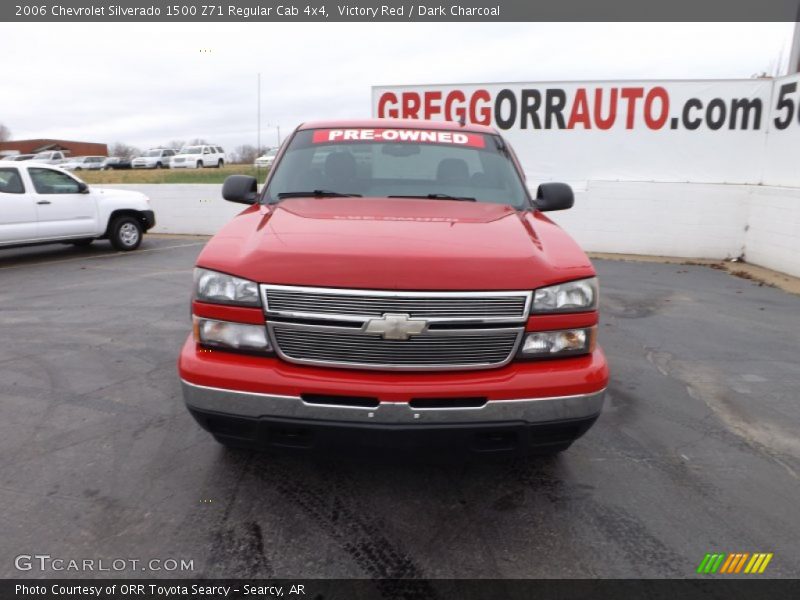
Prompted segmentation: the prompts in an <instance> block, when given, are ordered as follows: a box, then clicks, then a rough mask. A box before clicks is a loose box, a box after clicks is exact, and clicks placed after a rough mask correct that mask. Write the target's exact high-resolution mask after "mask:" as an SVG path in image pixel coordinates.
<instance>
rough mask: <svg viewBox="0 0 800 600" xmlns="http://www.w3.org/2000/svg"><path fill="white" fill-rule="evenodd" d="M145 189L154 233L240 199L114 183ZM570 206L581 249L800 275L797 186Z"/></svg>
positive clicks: (710, 187)
mask: <svg viewBox="0 0 800 600" xmlns="http://www.w3.org/2000/svg"><path fill="white" fill-rule="evenodd" d="M107 187H119V188H122V189H130V190H137V191H140V192H143V193H145V194H147V195H148V196H149V197H150V200H151V202H152V205H153V210H155V212H156V221H157V225H156V228H155V229H154V233H183V234H203V235H211V234H213V233H215V232H216V231H218V230H219V228H220V227H221V226H222V225H223V224H225V223H227V222H228V221H229V220H230V219H232V218H233V217H234V216H235V215H237V214H238V213H239V212H241V211H242V210H243V209H244V208H246V207H245V206H244V205H241V204H232V203H230V202H225V201H224V200H223V199H222V196H221V190H222V186H221V185H209V184H200V185H192V184H158V185H155V184H151V185H115V186H107ZM576 190H577V191H576V195H575V207H574V208H573V209H572V210H568V211H564V212H554V213H549V214H550V216H551V218H552V219H553V220H554V221H555V222H557V223H558V224H559V225H561V226H562V227H563V228H564V229H565V230H566V231H567V232H569V233H570V234H571V235H572V236H573V237H574V238H575V239H576V240H577V241H578V243H580V244H581V246H582V247H583V248H584V249H585V250H587V251H590V252H592V251H594V252H616V253H626V254H649V255H661V256H681V257H695V258H714V259H726V258H734V257H738V256H741V255H742V254H744V256H745V259H746V260H747V261H748V262H751V263H754V264H757V265H761V266H763V267H767V268H770V269H775V270H777V271H782V272H784V273H788V274H790V275H794V276H797V277H800V189H798V188H784V187H767V186H749V185H724V184H691V183H651V182H611V181H592V182H589V183H588V184H587V185H586V186H585V188H582V187H581V186H576Z"/></svg>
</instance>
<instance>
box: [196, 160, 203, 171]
mask: <svg viewBox="0 0 800 600" xmlns="http://www.w3.org/2000/svg"><path fill="white" fill-rule="evenodd" d="M197 168H198V169H202V168H203V161H202V160H198V161H197Z"/></svg>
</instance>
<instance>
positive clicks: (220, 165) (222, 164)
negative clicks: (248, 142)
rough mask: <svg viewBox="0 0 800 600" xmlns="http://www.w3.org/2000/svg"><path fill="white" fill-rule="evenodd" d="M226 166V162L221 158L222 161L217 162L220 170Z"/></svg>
mask: <svg viewBox="0 0 800 600" xmlns="http://www.w3.org/2000/svg"><path fill="white" fill-rule="evenodd" d="M224 166H225V161H224V160H222V159H221V158H220V159H219V160H218V161H217V168H218V169H221V168H222V167H224Z"/></svg>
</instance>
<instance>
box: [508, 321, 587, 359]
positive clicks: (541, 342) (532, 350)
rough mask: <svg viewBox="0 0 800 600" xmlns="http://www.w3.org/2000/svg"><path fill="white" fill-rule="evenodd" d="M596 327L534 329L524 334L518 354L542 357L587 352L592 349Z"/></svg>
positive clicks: (527, 356) (528, 356)
mask: <svg viewBox="0 0 800 600" xmlns="http://www.w3.org/2000/svg"><path fill="white" fill-rule="evenodd" d="M595 331H596V328H595V327H590V328H586V329H565V330H562V331H536V332H534V333H529V334H527V335H526V336H525V339H524V340H523V342H522V347H521V348H520V350H519V355H520V356H521V357H523V358H543V357H550V356H566V355H575V354H588V353H589V352H591V351H592V350H593V349H594V335H595Z"/></svg>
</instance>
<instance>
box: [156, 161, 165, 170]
mask: <svg viewBox="0 0 800 600" xmlns="http://www.w3.org/2000/svg"><path fill="white" fill-rule="evenodd" d="M163 166H164V165H162V164H161V163H160V162H157V163H156V169H161V168H162V167H163Z"/></svg>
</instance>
